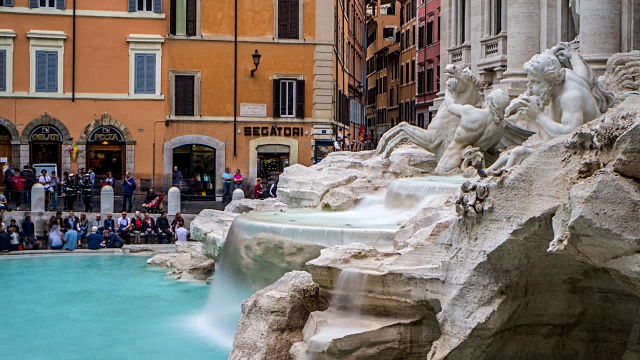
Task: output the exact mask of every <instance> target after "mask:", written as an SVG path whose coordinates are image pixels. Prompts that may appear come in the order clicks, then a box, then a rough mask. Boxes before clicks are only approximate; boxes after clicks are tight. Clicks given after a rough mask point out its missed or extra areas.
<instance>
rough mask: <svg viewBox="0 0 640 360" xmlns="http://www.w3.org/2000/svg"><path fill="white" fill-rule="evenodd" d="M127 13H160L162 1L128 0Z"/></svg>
mask: <svg viewBox="0 0 640 360" xmlns="http://www.w3.org/2000/svg"><path fill="white" fill-rule="evenodd" d="M128 1H129V12H136V11H148V12H154V13H158V14H160V13H162V0H128Z"/></svg>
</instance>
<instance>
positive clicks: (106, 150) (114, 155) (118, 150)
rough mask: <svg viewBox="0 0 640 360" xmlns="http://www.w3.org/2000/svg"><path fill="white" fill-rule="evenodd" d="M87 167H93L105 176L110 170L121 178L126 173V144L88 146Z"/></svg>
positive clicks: (97, 173)
mask: <svg viewBox="0 0 640 360" xmlns="http://www.w3.org/2000/svg"><path fill="white" fill-rule="evenodd" d="M87 148H88V149H87V168H93V172H94V173H95V174H96V175H97V176H105V175H106V174H107V173H108V172H109V171H111V173H112V174H113V177H114V178H116V179H118V180H120V179H122V176H123V175H124V173H125V169H124V164H125V161H124V154H125V152H124V145H89V146H87Z"/></svg>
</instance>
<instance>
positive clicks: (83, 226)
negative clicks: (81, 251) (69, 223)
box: [76, 213, 89, 246]
mask: <svg viewBox="0 0 640 360" xmlns="http://www.w3.org/2000/svg"><path fill="white" fill-rule="evenodd" d="M76 231H77V232H78V246H80V245H81V242H82V239H84V237H85V236H87V234H88V233H89V219H87V214H85V213H82V214H80V221H78V225H77V226H76Z"/></svg>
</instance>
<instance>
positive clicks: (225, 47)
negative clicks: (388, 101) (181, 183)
mask: <svg viewBox="0 0 640 360" xmlns="http://www.w3.org/2000/svg"><path fill="white" fill-rule="evenodd" d="M357 5H358V6H360V7H359V8H358V6H357ZM171 7H172V9H175V12H172V14H177V16H175V17H174V16H172V17H171V19H170V35H169V36H168V38H167V47H168V53H169V91H168V94H169V101H168V102H167V114H168V115H167V117H166V124H165V125H166V127H165V129H164V131H165V139H166V141H165V144H164V151H163V159H164V163H163V169H164V174H165V177H166V178H165V183H166V182H168V181H170V179H169V176H170V169H171V168H172V167H173V166H176V165H177V166H178V167H179V169H180V170H181V172H182V173H183V175H184V176H185V178H188V179H192V180H195V181H198V172H201V171H202V168H203V167H205V164H206V165H207V166H208V167H207V168H206V169H205V172H208V174H209V178H216V179H220V178H221V176H222V172H223V170H224V167H225V166H227V167H230V168H231V169H232V170H235V169H240V171H241V172H242V174H244V177H245V179H248V181H247V182H246V183H245V186H248V184H252V183H253V181H254V180H255V179H256V178H262V179H265V178H269V177H271V176H272V175H273V174H275V173H280V172H282V171H283V170H284V168H285V167H287V166H289V165H293V164H302V165H307V166H308V165H311V164H313V163H314V162H316V161H319V160H321V159H322V158H323V157H324V156H326V154H327V153H328V152H330V151H332V150H333V144H334V141H335V140H336V139H337V140H343V139H342V138H343V137H345V136H346V135H347V134H348V133H349V130H348V129H349V126H350V125H351V124H352V123H354V122H358V121H360V119H361V117H362V115H361V114H362V113H363V112H362V111H354V109H355V108H358V109H362V108H363V103H364V100H363V98H362V93H361V92H360V93H358V85H360V83H361V81H362V75H361V73H362V69H363V68H364V67H363V64H362V61H363V54H362V45H360V44H359V42H356V41H355V40H356V35H355V34H354V29H355V31H356V32H357V33H358V34H361V32H362V29H363V25H362V21H363V16H362V6H361V4H358V3H355V2H349V1H343V0H337V1H335V2H334V1H327V0H324V1H314V0H278V1H275V2H271V1H270V2H264V1H260V2H256V1H251V0H237V1H234V0H221V1H219V2H205V1H196V0H176V1H172V4H171ZM221 8H224V9H229V11H228V12H225V13H221V12H220V9H221ZM236 8H237V14H238V17H237V18H236V17H235V16H234V13H236V12H235V10H234V9H236ZM180 9H183V11H181V10H180ZM347 14H348V15H347ZM190 24H191V25H190ZM258 55H259V57H258ZM256 63H257V65H256ZM351 126H352V127H353V128H355V125H351ZM189 146H191V147H193V148H195V147H196V146H198V147H200V148H202V146H207V147H208V149H210V150H214V152H210V153H209V155H208V156H209V158H210V159H211V160H210V161H203V160H199V159H197V158H196V157H194V156H193V155H192V156H191V157H190V158H189V157H188V156H187V155H186V154H184V153H185V152H187V147H189ZM201 158H203V159H204V157H202V156H201ZM183 159H184V160H183ZM214 159H215V160H214ZM187 162H190V165H188V164H187ZM212 165H213V166H212ZM219 184H220V183H219V182H218V186H217V188H219V187H220V185H219Z"/></svg>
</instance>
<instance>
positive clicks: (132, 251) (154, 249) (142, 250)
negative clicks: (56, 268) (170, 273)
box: [0, 244, 176, 258]
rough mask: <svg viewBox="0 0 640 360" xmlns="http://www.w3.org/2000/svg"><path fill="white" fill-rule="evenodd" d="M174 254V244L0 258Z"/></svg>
mask: <svg viewBox="0 0 640 360" xmlns="http://www.w3.org/2000/svg"><path fill="white" fill-rule="evenodd" d="M174 252H176V245H175V244H156V245H146V244H143V245H125V246H123V247H122V249H98V250H89V249H77V250H74V251H66V250H50V249H44V250H23V251H10V252H0V258H2V257H16V256H42V255H56V256H57V255H141V256H149V255H151V254H161V253H174Z"/></svg>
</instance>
